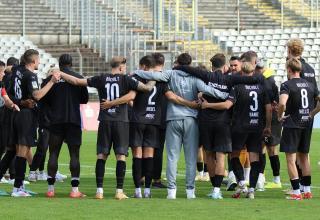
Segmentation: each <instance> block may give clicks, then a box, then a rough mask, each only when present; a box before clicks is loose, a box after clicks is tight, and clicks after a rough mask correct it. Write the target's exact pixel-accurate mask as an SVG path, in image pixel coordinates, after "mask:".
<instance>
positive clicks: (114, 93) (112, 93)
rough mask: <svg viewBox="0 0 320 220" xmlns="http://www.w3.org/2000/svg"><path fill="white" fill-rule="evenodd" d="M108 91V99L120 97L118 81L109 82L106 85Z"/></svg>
mask: <svg viewBox="0 0 320 220" xmlns="http://www.w3.org/2000/svg"><path fill="white" fill-rule="evenodd" d="M105 88H106V92H107V100H108V101H112V100H115V99H117V98H119V97H120V92H119V85H118V84H117V83H113V84H111V83H107V84H106V85H105Z"/></svg>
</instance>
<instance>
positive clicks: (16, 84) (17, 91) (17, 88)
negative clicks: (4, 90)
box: [14, 77, 22, 99]
mask: <svg viewBox="0 0 320 220" xmlns="http://www.w3.org/2000/svg"><path fill="white" fill-rule="evenodd" d="M20 86H21V80H20V79H19V78H18V77H16V78H15V80H14V93H15V97H16V98H17V99H21V98H22V92H21V87H20Z"/></svg>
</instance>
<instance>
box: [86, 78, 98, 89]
mask: <svg viewBox="0 0 320 220" xmlns="http://www.w3.org/2000/svg"><path fill="white" fill-rule="evenodd" d="M100 81H101V77H100V76H94V77H90V78H88V79H87V84H88V86H89V87H94V88H98V87H99V82H100Z"/></svg>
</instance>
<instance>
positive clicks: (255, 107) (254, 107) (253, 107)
mask: <svg viewBox="0 0 320 220" xmlns="http://www.w3.org/2000/svg"><path fill="white" fill-rule="evenodd" d="M249 96H250V97H252V100H253V105H250V110H251V111H253V112H256V111H257V110H258V93H257V92H256V91H251V92H250V93H249Z"/></svg>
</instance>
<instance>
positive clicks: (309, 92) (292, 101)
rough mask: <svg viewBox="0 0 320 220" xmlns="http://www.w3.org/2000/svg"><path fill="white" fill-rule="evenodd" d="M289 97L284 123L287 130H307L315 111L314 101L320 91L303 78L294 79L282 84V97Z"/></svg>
mask: <svg viewBox="0 0 320 220" xmlns="http://www.w3.org/2000/svg"><path fill="white" fill-rule="evenodd" d="M281 94H287V95H288V96H289V98H288V101H287V104H286V111H285V115H286V116H289V117H288V118H287V119H286V120H285V121H284V123H283V127H287V128H306V127H308V126H309V123H310V122H311V120H310V118H309V113H310V112H311V111H312V110H313V109H314V100H315V97H317V96H318V91H317V90H316V89H315V88H314V86H313V84H312V83H310V82H309V81H307V80H306V79H302V78H293V79H291V80H288V81H286V82H284V83H282V84H281V88H280V95H281Z"/></svg>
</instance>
